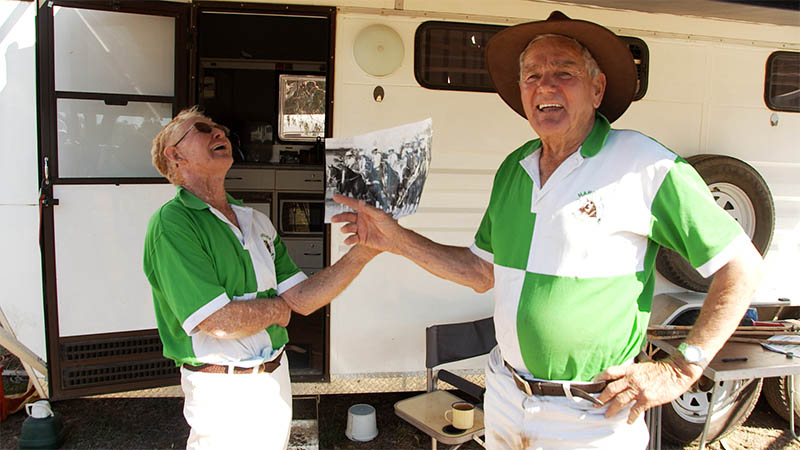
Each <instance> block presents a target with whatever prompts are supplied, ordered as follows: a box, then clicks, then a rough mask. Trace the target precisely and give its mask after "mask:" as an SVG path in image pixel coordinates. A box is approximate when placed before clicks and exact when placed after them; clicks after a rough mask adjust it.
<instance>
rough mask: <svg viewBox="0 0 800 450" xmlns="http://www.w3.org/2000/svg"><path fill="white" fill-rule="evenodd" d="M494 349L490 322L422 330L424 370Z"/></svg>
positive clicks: (477, 321)
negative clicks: (423, 335) (423, 337)
mask: <svg viewBox="0 0 800 450" xmlns="http://www.w3.org/2000/svg"><path fill="white" fill-rule="evenodd" d="M496 345H497V340H496V339H495V335H494V319H493V318H492V317H487V318H485V319H481V320H476V321H473V322H463V323H448V324H443V325H434V326H431V327H428V328H426V329H425V347H426V348H425V367H427V368H428V369H431V368H433V367H436V366H438V365H439V364H444V363H448V362H453V361H460V360H462V359H467V358H472V357H474V356H480V355H484V354H486V353H489V351H491V350H492V348H494V347H495V346H496Z"/></svg>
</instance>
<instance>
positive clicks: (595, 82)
mask: <svg viewBox="0 0 800 450" xmlns="http://www.w3.org/2000/svg"><path fill="white" fill-rule="evenodd" d="M605 93H606V74H604V73H603V72H600V73H599V74H597V76H596V77H594V79H592V105H593V106H594V109H597V108H599V107H600V103H602V102H603V95H604V94H605Z"/></svg>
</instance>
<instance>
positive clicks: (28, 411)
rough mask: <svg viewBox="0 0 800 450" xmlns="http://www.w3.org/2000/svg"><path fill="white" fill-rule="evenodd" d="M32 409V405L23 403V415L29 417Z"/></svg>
mask: <svg viewBox="0 0 800 450" xmlns="http://www.w3.org/2000/svg"><path fill="white" fill-rule="evenodd" d="M32 408H33V403H25V414H27V415H28V416H30V415H31V409H32Z"/></svg>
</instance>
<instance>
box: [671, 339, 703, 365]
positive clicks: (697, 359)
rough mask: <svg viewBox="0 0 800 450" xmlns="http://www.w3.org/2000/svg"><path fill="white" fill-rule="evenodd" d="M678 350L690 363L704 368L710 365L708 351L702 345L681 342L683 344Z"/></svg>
mask: <svg viewBox="0 0 800 450" xmlns="http://www.w3.org/2000/svg"><path fill="white" fill-rule="evenodd" d="M678 351H679V352H681V355H683V359H685V360H686V362H688V363H689V364H695V365H698V366H700V367H702V368H703V369H705V368H706V366H708V356H706V352H705V351H703V349H702V348H701V347H698V346H696V345H689V344H687V343H686V342H681V345H679V346H678Z"/></svg>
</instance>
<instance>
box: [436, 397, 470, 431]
mask: <svg viewBox="0 0 800 450" xmlns="http://www.w3.org/2000/svg"><path fill="white" fill-rule="evenodd" d="M448 413H449V414H450V415H452V416H453V417H452V418H450V417H447V414H448ZM444 420H446V421H448V422H450V423H452V424H453V427H454V428H458V429H459V430H469V429H470V428H472V425H473V423H474V420H475V405H473V404H472V403H468V402H455V403H453V404H452V405H450V409H448V410H447V411H445V412H444Z"/></svg>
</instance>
